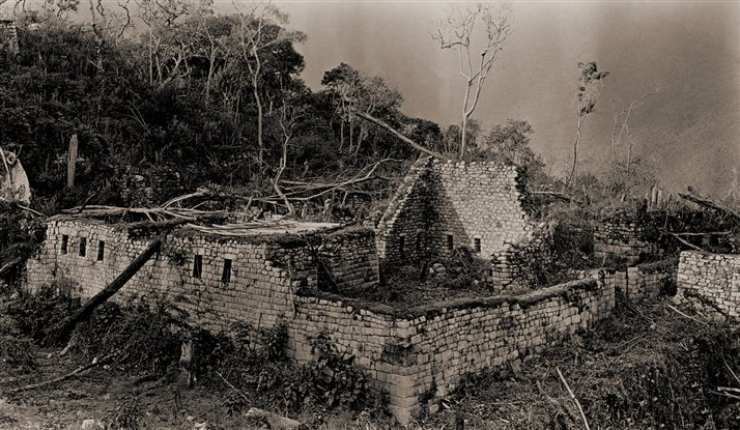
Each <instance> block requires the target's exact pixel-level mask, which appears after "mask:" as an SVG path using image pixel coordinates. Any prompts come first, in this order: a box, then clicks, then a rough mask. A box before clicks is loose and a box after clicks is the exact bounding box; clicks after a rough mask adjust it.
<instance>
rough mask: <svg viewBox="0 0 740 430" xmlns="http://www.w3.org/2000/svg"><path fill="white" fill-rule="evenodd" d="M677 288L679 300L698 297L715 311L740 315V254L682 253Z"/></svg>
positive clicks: (701, 302) (735, 315)
mask: <svg viewBox="0 0 740 430" xmlns="http://www.w3.org/2000/svg"><path fill="white" fill-rule="evenodd" d="M677 290H678V291H677V294H676V298H677V300H683V299H692V300H693V299H696V300H694V301H695V302H698V303H697V304H698V305H702V304H704V305H708V306H709V307H710V308H713V309H708V310H709V311H710V312H712V313H715V314H717V313H724V314H725V315H726V316H730V317H735V318H736V317H738V316H740V255H737V254H708V253H704V252H697V251H684V252H682V253H681V257H680V259H679V263H678V283H677Z"/></svg>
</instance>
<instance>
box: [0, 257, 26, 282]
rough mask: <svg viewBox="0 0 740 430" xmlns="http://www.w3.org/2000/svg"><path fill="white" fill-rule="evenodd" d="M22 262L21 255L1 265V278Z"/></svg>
mask: <svg viewBox="0 0 740 430" xmlns="http://www.w3.org/2000/svg"><path fill="white" fill-rule="evenodd" d="M20 262H21V258H20V257H15V258H13V259H11V260H10V261H8V262H7V263H5V264H3V265H2V266H1V267H0V278H2V277H3V276H5V274H6V273H8V272H9V271H10V269H12V268H13V267H15V266H16V265H17V264H18V263H20Z"/></svg>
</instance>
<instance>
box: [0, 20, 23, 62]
mask: <svg viewBox="0 0 740 430" xmlns="http://www.w3.org/2000/svg"><path fill="white" fill-rule="evenodd" d="M19 52H20V47H19V46H18V29H17V28H16V25H15V22H14V21H13V20H12V19H0V62H2V61H5V60H6V59H10V58H14V57H15V56H16V55H18V53H19Z"/></svg>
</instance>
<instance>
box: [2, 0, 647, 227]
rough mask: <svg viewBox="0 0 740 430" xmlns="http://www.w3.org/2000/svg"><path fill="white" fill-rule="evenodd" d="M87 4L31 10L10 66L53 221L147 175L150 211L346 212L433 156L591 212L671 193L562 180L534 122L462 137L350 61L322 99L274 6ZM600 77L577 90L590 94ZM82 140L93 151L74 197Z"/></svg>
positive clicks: (6, 68) (10, 91)
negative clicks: (540, 147)
mask: <svg viewBox="0 0 740 430" xmlns="http://www.w3.org/2000/svg"><path fill="white" fill-rule="evenodd" d="M87 6H88V5H87V4H84V5H83V4H80V3H79V2H47V3H44V4H43V7H42V8H41V9H40V10H36V11H28V10H26V11H21V10H16V22H17V25H18V34H19V46H20V50H19V53H18V55H17V56H15V58H8V61H6V62H5V63H4V64H3V66H2V68H0V92H1V94H0V108H1V109H0V122H1V123H2V124H4V126H3V128H2V129H1V130H0V144H1V145H2V147H3V148H4V149H5V150H10V151H13V152H15V153H16V154H17V155H18V157H19V159H21V160H22V162H23V164H24V166H25V169H26V171H27V172H28V174H29V178H30V182H31V188H32V189H33V192H34V206H36V207H38V208H40V209H41V210H42V211H43V212H46V213H54V212H56V211H58V210H59V209H60V208H63V207H70V206H74V205H78V204H82V203H83V202H93V203H97V204H116V205H123V206H128V205H132V204H135V202H132V201H130V200H131V199H130V198H128V197H127V196H130V195H132V194H136V193H135V192H134V191H132V190H131V189H130V188H131V186H132V178H139V180H143V181H144V182H155V179H153V178H169V179H168V180H169V183H170V184H171V186H170V187H169V188H168V187H166V186H160V187H159V188H160V189H159V191H161V192H162V193H163V194H162V195H155V196H153V201H151V202H149V204H158V203H161V202H162V201H164V199H166V198H169V197H172V196H173V195H177V194H182V193H184V192H188V191H192V190H194V189H196V188H198V187H202V186H208V187H210V188H217V189H221V190H224V189H227V190H230V191H231V192H238V193H241V194H243V195H250V196H273V197H276V196H277V197H285V193H287V194H288V195H291V196H293V195H300V196H301V199H300V200H299V202H298V203H299V204H303V206H305V203H307V202H315V203H316V205H317V206H326V205H336V206H342V205H344V204H345V203H346V202H347V198H348V196H350V197H353V196H354V197H360V198H362V199H365V200H366V201H367V200H368V199H370V200H382V199H383V198H385V197H386V196H387V194H388V191H389V190H392V189H393V186H394V183H395V182H394V181H395V180H397V178H398V177H399V176H400V175H401V174H402V173H403V172H404V171H405V166H406V165H407V164H408V163H409V162H411V161H412V160H413V159H415V158H416V157H418V156H419V155H423V152H420V151H419V148H418V147H422V149H423V148H426V149H428V150H429V151H430V152H433V153H435V154H440V155H442V156H449V157H450V158H463V159H468V160H481V159H488V160H499V161H502V162H507V163H515V164H518V165H520V166H522V168H523V169H524V170H526V171H527V174H528V177H529V182H530V189H533V190H551V191H558V192H561V191H567V192H569V193H571V194H576V195H578V196H579V197H578V198H580V199H582V200H583V199H586V200H591V199H603V198H607V197H608V198H611V197H615V196H617V197H619V196H621V200H624V198H625V196H626V195H628V194H635V195H641V194H644V192H645V190H646V189H648V188H650V186H652V185H653V183H654V182H655V181H654V175H653V173H652V171H650V169H641V165H640V160H638V159H635V160H631V161H630V162H629V163H628V164H627V165H626V166H625V165H624V163H620V162H615V163H614V168H613V174H610V175H608V176H607V177H606V178H605V179H604V178H602V179H599V178H597V177H595V176H594V175H591V174H589V173H588V171H587V170H586V169H583V168H581V169H579V170H578V174H577V176H575V177H571V176H572V174H573V173H575V172H574V171H573V172H564V173H563V174H562V175H557V174H553V172H549V171H548V169H547V168H546V166H545V165H544V163H543V161H542V159H541V158H540V157H539V156H538V155H537V154H535V153H534V152H533V151H532V150H531V149H530V147H529V140H530V137H531V136H532V134H533V133H534V132H535V130H533V128H532V126H531V125H530V124H529V123H528V122H527V121H525V120H522V119H511V120H509V121H508V123H506V124H501V125H498V126H494V127H493V128H492V129H490V130H482V129H481V127H480V126H479V125H478V122H476V121H475V119H474V118H472V117H471V118H464V119H465V120H466V121H465V122H466V123H465V124H463V125H462V127H461V125H459V124H453V125H450V126H446V127H445V126H443V125H440V124H436V123H434V122H432V121H429V120H426V119H423V118H414V117H410V116H408V115H405V114H404V113H403V112H402V104H403V96H402V94H401V93H400V92H399V91H398V90H397V89H396V88H394V87H393V85H391V84H390V83H389V82H386V81H385V80H384V79H382V78H380V77H376V76H368V75H367V74H365V73H363V72H362V71H361V70H356V69H355V68H353V67H352V66H351V65H349V64H345V63H340V64H338V65H336V66H335V67H333V68H331V69H330V70H326V71H325V73H324V77H323V80H322V82H321V87H320V88H316V89H311V88H309V87H308V86H307V85H306V84H305V83H304V82H303V81H302V80H301V78H300V74H301V71H302V69H303V67H304V58H303V57H302V55H301V54H300V53H299V52H298V51H297V50H296V46H297V45H298V44H300V43H301V42H302V41H304V40H305V38H306V37H310V35H305V34H303V33H300V32H297V31H293V30H290V29H289V22H288V17H287V16H286V15H285V14H283V13H282V12H281V11H280V10H278V9H277V8H275V7H274V6H271V5H259V6H257V7H253V8H251V9H248V10H247V8H246V7H245V10H243V11H239V12H238V13H233V14H229V15H219V14H216V13H215V12H214V9H213V5H212V3H211V2H208V1H198V2H192V1H185V0H170V1H167V2H151V1H141V2H138V3H137V4H136V8H133V7H132V8H131V9H129V8H128V7H125V5H118V6H114V5H109V4H107V3H105V2H97V3H95V2H90V5H89V6H90V10H89V13H90V15H91V16H92V21H91V23H88V24H80V20H81V18H80V17H79V15H80V12H79V11H78V10H77V9H78V8H79V9H82V8H83V7H87ZM132 6H133V5H132ZM85 12H87V11H85ZM429 42H430V43H433V42H432V41H431V40H430V41H429ZM581 66H583V65H581ZM593 67H594V69H593V70H590V71H587V70H586V69H583V68H582V69H581V80H580V81H579V82H576V79H574V86H575V84H578V87H579V88H580V90H579V94H580V92H583V91H582V90H583V89H584V86H585V85H587V83H585V82H587V81H586V78H588V79H591V78H592V77H593V76H591V78H589V77H588V73H592V75H593V72H595V64H593ZM574 75H575V73H574ZM601 75H604V76H605V73H602V74H601ZM575 76H576V78H577V77H578V75H575ZM596 76H598V74H597V75H596ZM579 97H581V96H580V95H579ZM593 108H594V107H593V106H591V109H593ZM587 113H588V112H585V113H584V117H585V115H586V114H587ZM579 115H580V114H579ZM368 117H369V118H375V119H377V120H379V121H380V122H382V124H384V125H385V126H379V125H377V124H378V123H377V122H372V121H368V120H367V118H368ZM580 120H581V119H580V116H579V121H580ZM579 124H580V122H579ZM462 128H464V130H465V132H464V134H465V139H464V141H465V142H467V145H465V146H464V147H463V150H461V149H460V148H461V142H460V141H461V140H463V139H461V135H462V134H463V132H461V129H462ZM394 131H395V132H394ZM579 133H580V131H579ZM399 135H400V136H402V137H405V138H407V139H405V140H402V139H400V138H399ZM73 136H76V139H78V141H79V153H78V158H77V177H76V178H75V183H74V186H73V187H71V188H70V187H65V178H66V167H67V151H68V145H69V142H70V140H71V139H72V138H73ZM407 140H410V141H411V142H414V143H416V144H417V146H418V147H416V148H415V147H413V146H412V145H409V144H408V143H407ZM576 143H577V142H576ZM574 166H575V163H574ZM548 173H549V174H548ZM561 176H562V178H561ZM141 178H144V179H141ZM348 181H349V183H350V184H352V187H349V186H348V187H335V188H333V189H331V192H323V191H327V189H326V188H325V189H323V191H322V192H319V193H313V194H311V193H307V190H313V189H316V188H315V184H342V183H345V182H348ZM160 182H162V181H160ZM133 185H135V184H133ZM316 194H318V196H317V195H316ZM281 200H282V199H281ZM287 206H291V205H290V204H288V205H287ZM285 209H286V208H285V207H282V208H280V207H278V211H283V212H284V211H285ZM291 209H292V208H291Z"/></svg>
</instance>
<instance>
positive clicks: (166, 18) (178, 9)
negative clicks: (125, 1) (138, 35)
mask: <svg viewBox="0 0 740 430" xmlns="http://www.w3.org/2000/svg"><path fill="white" fill-rule="evenodd" d="M136 3H137V6H138V10H139V19H140V20H141V21H142V22H143V23H144V25H145V26H146V27H147V30H146V33H145V34H144V35H143V39H144V42H145V45H146V49H147V62H146V67H147V70H146V72H145V75H146V76H147V77H148V80H149V83H150V84H151V85H153V86H156V87H158V88H160V89H161V88H164V87H165V86H167V85H168V84H170V83H172V82H174V81H176V80H179V79H184V78H186V77H187V76H188V75H189V74H190V70H189V67H188V59H189V58H190V57H191V56H192V55H193V54H194V40H193V37H192V36H193V35H192V25H190V20H188V18H192V17H193V16H198V15H200V14H203V13H205V11H206V10H208V9H209V8H210V3H211V2H210V0H136Z"/></svg>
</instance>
